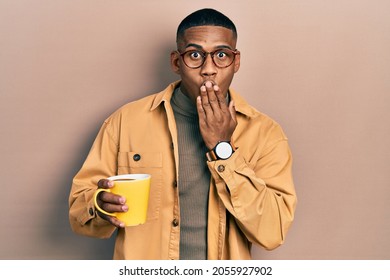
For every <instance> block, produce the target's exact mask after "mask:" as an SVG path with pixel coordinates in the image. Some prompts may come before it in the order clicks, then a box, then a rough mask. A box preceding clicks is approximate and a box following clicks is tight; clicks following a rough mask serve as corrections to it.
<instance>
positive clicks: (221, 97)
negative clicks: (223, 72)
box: [214, 85, 228, 112]
mask: <svg viewBox="0 0 390 280" xmlns="http://www.w3.org/2000/svg"><path fill="white" fill-rule="evenodd" d="M214 92H215V95H216V96H217V99H218V105H219V107H220V108H221V110H222V111H223V112H227V111H228V105H227V102H226V96H224V95H223V93H222V92H221V91H220V90H219V87H218V86H217V85H215V86H214Z"/></svg>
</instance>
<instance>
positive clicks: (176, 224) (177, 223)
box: [172, 219, 179, 227]
mask: <svg viewBox="0 0 390 280" xmlns="http://www.w3.org/2000/svg"><path fill="white" fill-rule="evenodd" d="M172 225H173V226H174V227H177V226H178V225H179V221H178V220H177V219H173V221H172Z"/></svg>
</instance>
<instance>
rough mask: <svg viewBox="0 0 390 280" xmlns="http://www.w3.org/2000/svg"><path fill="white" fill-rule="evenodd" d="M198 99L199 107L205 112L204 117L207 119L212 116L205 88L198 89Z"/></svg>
mask: <svg viewBox="0 0 390 280" xmlns="http://www.w3.org/2000/svg"><path fill="white" fill-rule="evenodd" d="M200 98H201V105H202V108H203V111H204V112H205V116H206V117H209V116H212V114H213V109H212V108H211V104H210V102H209V97H208V94H207V90H206V86H204V85H203V86H201V87H200Z"/></svg>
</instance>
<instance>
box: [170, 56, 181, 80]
mask: <svg viewBox="0 0 390 280" xmlns="http://www.w3.org/2000/svg"><path fill="white" fill-rule="evenodd" d="M171 68H172V71H173V72H174V73H176V74H178V75H180V54H179V53H178V52H177V51H172V52H171Z"/></svg>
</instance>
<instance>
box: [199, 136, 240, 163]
mask: <svg viewBox="0 0 390 280" xmlns="http://www.w3.org/2000/svg"><path fill="white" fill-rule="evenodd" d="M235 150H236V148H235V147H234V144H233V142H232V141H219V142H218V143H217V144H216V145H215V147H214V148H212V149H211V150H210V151H208V152H207V153H206V158H207V160H208V161H216V160H226V159H228V158H230V157H231V156H232V154H233V153H234V151H235Z"/></svg>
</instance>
